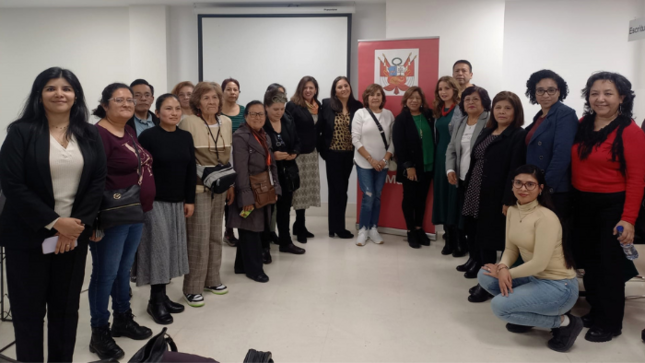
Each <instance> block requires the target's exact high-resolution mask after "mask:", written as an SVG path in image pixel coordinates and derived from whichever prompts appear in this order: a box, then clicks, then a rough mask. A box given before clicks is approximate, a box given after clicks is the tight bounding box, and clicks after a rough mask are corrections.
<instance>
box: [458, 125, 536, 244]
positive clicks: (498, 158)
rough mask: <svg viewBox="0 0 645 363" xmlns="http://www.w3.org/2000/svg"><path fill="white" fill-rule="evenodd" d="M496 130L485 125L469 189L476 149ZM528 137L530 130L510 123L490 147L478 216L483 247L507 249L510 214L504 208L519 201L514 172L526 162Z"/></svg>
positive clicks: (480, 137) (486, 157) (468, 177)
mask: <svg viewBox="0 0 645 363" xmlns="http://www.w3.org/2000/svg"><path fill="white" fill-rule="evenodd" d="M493 131H494V129H492V128H485V129H484V130H483V131H482V132H481V134H479V137H478V138H477V141H475V145H474V146H473V149H472V151H471V163H470V168H469V169H468V174H467V175H466V180H465V182H466V190H468V189H467V188H468V184H469V183H470V179H471V178H472V173H473V169H474V166H475V150H476V149H477V147H478V146H479V144H481V142H482V141H484V140H485V139H486V138H487V137H488V136H489V135H490V134H492V133H493ZM525 139H526V130H524V129H523V128H521V127H518V128H511V127H509V128H507V129H506V130H504V132H502V133H501V134H500V136H499V137H497V139H496V140H495V141H493V142H492V143H491V144H490V145H489V146H488V148H487V149H486V154H485V161H484V170H483V173H482V184H481V189H480V192H479V217H478V218H477V241H478V243H480V247H481V248H486V249H495V250H498V251H502V250H504V246H505V236H506V217H505V216H504V214H503V213H502V208H503V206H504V205H508V206H511V205H513V204H514V203H515V202H514V200H515V197H514V195H513V190H512V189H511V188H512V187H513V183H512V180H511V174H512V173H513V172H514V171H515V169H517V168H518V167H520V166H522V165H524V164H525V163H526V141H525Z"/></svg>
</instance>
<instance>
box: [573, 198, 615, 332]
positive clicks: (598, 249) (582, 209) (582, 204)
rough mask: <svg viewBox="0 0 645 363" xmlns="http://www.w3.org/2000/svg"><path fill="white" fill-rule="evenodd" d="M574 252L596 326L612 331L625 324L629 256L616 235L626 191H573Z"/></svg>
mask: <svg viewBox="0 0 645 363" xmlns="http://www.w3.org/2000/svg"><path fill="white" fill-rule="evenodd" d="M573 193H574V195H573V199H574V203H573V204H574V211H573V212H574V215H573V231H572V232H573V233H572V237H573V252H574V258H575V260H576V265H577V267H578V268H583V269H584V270H585V276H584V278H583V282H584V285H585V290H586V291H587V302H588V303H589V304H590V305H591V314H592V316H593V317H594V320H595V324H596V326H598V327H600V328H603V329H607V330H610V331H618V330H621V329H622V327H623V316H624V313H625V279H624V273H623V271H624V270H623V269H624V266H625V264H626V262H627V261H626V260H625V259H626V257H625V254H624V252H623V249H622V248H621V246H620V242H618V240H617V239H616V238H617V237H616V236H614V235H613V229H614V226H615V225H616V224H617V223H618V222H619V221H620V218H621V216H622V213H623V206H624V204H625V193H624V192H620V193H586V192H580V191H574V192H573Z"/></svg>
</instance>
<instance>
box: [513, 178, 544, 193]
mask: <svg viewBox="0 0 645 363" xmlns="http://www.w3.org/2000/svg"><path fill="white" fill-rule="evenodd" d="M537 185H538V184H537V183H536V182H526V183H522V181H521V180H513V188H515V189H517V190H520V189H522V187H525V188H526V190H528V191H529V192H530V191H533V190H535V188H536V187H537Z"/></svg>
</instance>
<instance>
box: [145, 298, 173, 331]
mask: <svg viewBox="0 0 645 363" xmlns="http://www.w3.org/2000/svg"><path fill="white" fill-rule="evenodd" d="M146 311H147V312H148V314H150V316H152V320H154V321H155V323H157V324H161V325H168V324H172V322H173V318H172V315H170V312H168V309H166V295H165V294H162V293H156V294H151V296H150V300H149V301H148V309H147V310H146Z"/></svg>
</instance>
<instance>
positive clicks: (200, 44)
mask: <svg viewBox="0 0 645 363" xmlns="http://www.w3.org/2000/svg"><path fill="white" fill-rule="evenodd" d="M204 18H347V71H346V74H345V76H346V77H347V78H348V79H351V76H350V66H351V59H352V14H351V13H337V14H198V15H197V42H198V49H197V54H198V58H199V82H202V81H204V42H203V38H202V20H203V19H204Z"/></svg>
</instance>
